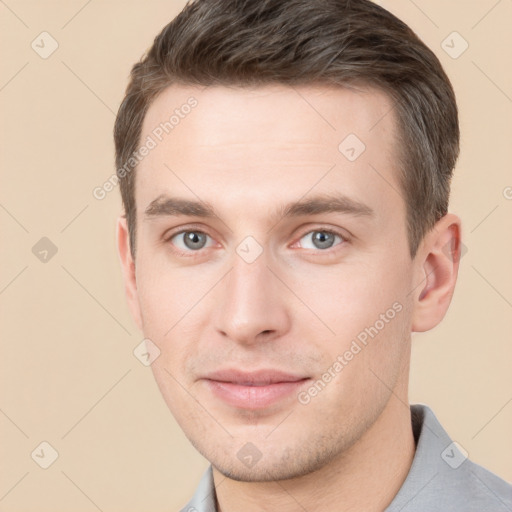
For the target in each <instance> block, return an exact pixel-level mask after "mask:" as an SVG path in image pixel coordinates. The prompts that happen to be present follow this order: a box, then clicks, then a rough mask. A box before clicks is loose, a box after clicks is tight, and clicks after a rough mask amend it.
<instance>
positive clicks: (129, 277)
mask: <svg viewBox="0 0 512 512" xmlns="http://www.w3.org/2000/svg"><path fill="white" fill-rule="evenodd" d="M116 238H117V250H118V253H119V260H120V262H121V267H122V271H123V278H124V289H125V293H126V299H127V301H128V307H129V309H130V313H131V315H132V318H133V320H134V322H135V323H136V324H137V327H138V328H139V330H141V331H142V316H141V313H140V305H139V297H138V294H137V281H136V274H135V262H134V261H133V258H132V253H131V251H130V235H129V231H128V226H127V223H126V217H125V216H124V215H120V216H119V218H118V219H117V228H116Z"/></svg>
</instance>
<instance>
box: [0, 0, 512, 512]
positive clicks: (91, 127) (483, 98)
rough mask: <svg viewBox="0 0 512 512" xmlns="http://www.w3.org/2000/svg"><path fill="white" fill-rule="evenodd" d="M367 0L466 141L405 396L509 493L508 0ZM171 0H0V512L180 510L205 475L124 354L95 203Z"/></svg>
mask: <svg viewBox="0 0 512 512" xmlns="http://www.w3.org/2000/svg"><path fill="white" fill-rule="evenodd" d="M379 3H381V4H382V5H383V6H384V7H386V8H388V9H390V10H391V11H392V12H394V13H395V14H396V15H398V16H399V17H400V18H401V19H403V20H404V21H405V22H406V23H408V24H409V25H410V26H411V27H412V28H413V30H415V31H416V32H417V33H418V35H419V36H420V37H421V38H422V39H423V40H424V41H425V42H426V43H427V44H428V45H429V46H430V47H431V48H432V49H433V50H434V51H435V52H436V54H437V55H438V56H439V58H440V60H441V61H442V63H443V65H444V66H445V69H446V71H447V73H448V75H449V76H450V78H451V80H452V83H453V85H454V87H455V90H456V94H457V97H458V103H459V108H460V121H461V129H462V153H461V157H460V160H459V163H458V166H457V169H456V175H455V179H454V182H453V192H452V203H451V211H453V212H455V213H457V214H459V215H460V216H461V218H462V220H463V236H464V243H465V245H466V246H467V253H466V254H465V255H464V257H463V258H462V261H461V268H460V275H459V281H458V284H457V288H456V291H455V295H454V298H453V302H452V306H451V308H450V310H449V312H448V314H447V316H446V318H445V320H444V322H443V323H442V324H441V325H440V326H438V327H437V328H435V329H434V330H433V331H431V332H429V333H425V334H415V335H414V336H413V340H414V343H413V360H412V370H411V392H410V399H411V401H412V402H423V403H427V404H429V405H430V406H431V407H432V408H433V410H434V411H435V413H436V414H437V416H438V418H439V419H440V421H441V422H442V423H443V425H444V426H445V428H446V429H447V430H448V432H449V433H450V434H451V436H452V437H453V438H454V439H455V440H456V441H458V442H459V443H460V444H461V445H462V446H463V447H464V448H465V449H466V450H467V451H468V452H469V455H470V457H471V458H472V459H473V460H474V461H475V462H478V463H480V464H483V465H484V466H486V467H488V468H489V469H490V470H492V471H494V472H496V473H497V474H499V475H501V476H502V477H504V478H505V479H507V480H509V481H510V480H512V466H511V464H510V459H511V457H510V454H511V451H512V450H511V448H512V441H511V436H510V432H511V431H512V403H511V402H512V386H511V380H512V379H511V371H510V361H511V359H512V358H511V356H512V349H511V343H510V341H511V330H512V314H511V313H512V272H511V263H512V237H511V233H512V199H511V198H512V188H510V187H512V173H511V161H512V158H511V157H512V138H511V136H512V129H511V125H512V123H511V120H512V83H511V82H512V80H511V78H512V75H511V70H510V62H512V55H511V53H512V52H511V49H512V35H511V30H510V20H511V19H512V1H510V0H501V1H496V0H472V1H468V0H457V1H450V2H445V1H444V0H435V1H433V0H428V1H427V0H414V1H412V0H388V1H386V0H382V1H381V2H379ZM183 5H184V2H183V1H181V0H179V1H178V0H175V1H153V2H143V1H141V0H130V1H121V0H117V1H99V0H92V1H89V2H86V1H84V0H77V1H63V0H53V1H51V2H50V1H47V2H35V1H21V0H6V1H5V2H4V1H2V2H1V3H0V13H1V20H2V21H1V29H0V38H1V43H2V47H3V48H4V52H3V57H2V66H1V70H0V88H1V89H0V105H1V112H2V122H1V129H2V132H1V136H2V139H3V151H2V153H1V164H2V187H1V190H0V221H1V226H2V243H1V262H0V265H1V266H0V268H1V275H0V307H1V318H0V320H1V326H2V338H1V339H2V357H1V363H0V365H1V368H0V375H1V377H0V378H1V381H0V383H1V395H0V409H1V414H0V439H1V440H2V441H1V443H0V446H1V452H0V460H1V461H2V464H1V478H0V510H1V511H5V512H7V511H9V512H11V511H12V512H14V511H16V512H21V511H24V512H47V511H48V512H49V511H52V512H53V511H55V510H72V511H73V512H81V511H84V512H89V511H91V512H93V511H94V510H101V511H104V512H118V511H119V512H121V511H123V512H132V511H133V512H135V511H148V510H151V511H152V512H158V511H164V510H165V511H171V510H178V509H179V507H180V506H183V505H184V504H185V503H186V502H187V501H188V499H189V498H190V496H191V494H192V493H193V490H194V489H195V487H196V485H197V482H198V480H199V477H200V475H201V474H202V471H203V469H204V468H206V466H207V462H206V461H205V460H204V459H203V458H202V457H201V456H199V455H198V454H197V453H196V451H195V450H194V449H193V448H192V446H191V445H190V444H189V443H188V441H187V440H186V438H185V437H184V435H183V434H182V432H181V430H180V429H179V428H178V426H177V425H176V423H175V421H174V420H173V418H172V416H171V414H170V413H169V412H168V410H167V408H166V406H165V404H164V401H163V399H162V398H161V396H160V393H159V391H158V388H157V387H156V384H155V383H154V381H153V377H152V374H151V371H150V368H148V367H145V366H143V365H142V364H141V363H140V362H139V361H138V360H137V359H136V358H135V357H134V355H133V350H134V348H135V347H136V346H137V345H138V344H139V343H140V341H141V340H142V338H143V336H142V334H141V333H140V332H138V331H137V329H136V327H135V325H134V324H133V322H132V321H131V318H130V316H129V313H128V309H127V306H126V301H125V297H124V291H123V285H122V280H121V272H120V267H119V264H118V259H117V258H118V257H117V253H116V249H115V245H114V228H115V220H116V217H117V215H118V213H119V212H120V207H121V206H120V205H121V203H120V197H119V191H118V189H117V188H116V189H114V190H113V191H112V192H110V193H109V194H108V195H107V197H106V198H105V199H104V200H102V201H99V200H97V199H95V198H94V197H93V195H92V190H93V189H94V188H95V187H96V186H100V185H101V184H102V183H103V182H104V181H105V180H107V179H108V178H109V177H110V176H111V175H112V173H113V172H114V166H113V143H112V127H113V122H114V115H115V112H116V111H117V108H118V105H119V103H120V101H121V99H122V95H123V91H124V88H125V86H126V82H127V76H128V73H129V70H130V67H131V65H132V64H133V63H134V62H135V61H136V60H137V59H138V58H139V57H140V56H141V54H142V53H143V51H144V50H146V49H147V48H148V47H149V46H150V44H151V42H152V40H153V38H154V36H155V35H156V34H157V32H159V31H160V29H161V28H162V27H163V26H164V25H165V24H166V23H167V22H168V21H170V19H171V18H172V17H173V16H174V15H175V14H176V13H177V12H178V11H179V10H180V9H181V7H182V6H183ZM43 31H47V32H49V33H50V34H51V36H52V37H53V38H54V39H55V40H56V41H57V42H58V45H59V47H58V49H57V50H56V51H55V53H53V54H52V55H51V56H50V57H48V58H47V59H43V58H41V57H40V56H39V55H38V53H36V52H35V51H34V50H33V49H32V48H31V43H32V41H33V40H36V43H37V42H38V41H40V38H39V39H38V36H39V34H40V33H41V32H43ZM453 31H457V32H458V33H459V34H460V35H461V36H462V37H463V38H464V39H465V40H466V41H467V42H468V44H469V47H468V49H467V50H466V51H465V52H464V53H462V55H460V57H458V58H457V59H454V58H452V57H450V56H449V55H448V54H447V53H446V52H445V51H444V49H443V48H442V46H441V44H442V41H443V40H445V38H446V37H447V36H448V35H449V34H451V33H452V32H453ZM451 40H453V36H452V39H448V44H450V45H452V46H454V50H451V51H455V50H459V49H460V48H461V46H460V45H461V43H462V41H461V40H459V39H455V40H454V43H453V44H452V43H451ZM39 44H40V46H41V43H39ZM45 48H47V49H48V48H49V40H46V43H45ZM507 187H509V188H507ZM507 197H508V199H507ZM42 237H48V238H49V239H50V240H51V241H52V242H53V244H55V246H56V247H57V248H58V252H57V253H56V254H55V255H54V256H53V257H50V256H51V253H49V255H48V256H47V258H48V261H47V262H46V263H44V262H42V261H40V260H39V259H38V258H37V257H36V256H35V255H34V254H33V252H32V248H33V246H34V245H35V244H36V243H37V242H38V241H39V240H40V239H41V238H42ZM42 441H46V442H48V443H49V444H50V445H51V446H53V447H54V448H55V450H57V452H58V454H59V456H58V458H57V460H56V461H55V462H54V463H53V464H52V465H51V466H50V467H49V468H48V469H42V468H41V467H39V465H38V464H36V462H35V460H38V459H37V456H36V455H34V458H32V457H31V453H32V452H33V451H34V450H36V448H38V446H39V444H40V443H41V442H42ZM37 453H41V448H38V449H37V450H36V454H37ZM48 454H49V451H48V450H46V453H45V457H48ZM43 458H44V457H41V456H40V457H39V460H42V459H43Z"/></svg>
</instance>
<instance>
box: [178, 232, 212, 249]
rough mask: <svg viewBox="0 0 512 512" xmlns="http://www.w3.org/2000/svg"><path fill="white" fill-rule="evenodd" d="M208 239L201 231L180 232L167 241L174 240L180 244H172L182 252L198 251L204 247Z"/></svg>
mask: <svg viewBox="0 0 512 512" xmlns="http://www.w3.org/2000/svg"><path fill="white" fill-rule="evenodd" d="M208 238H210V237H209V236H208V235H207V234H206V233H203V232H202V231H181V232H180V233H176V234H175V235H173V236H172V237H171V238H170V239H169V241H171V240H174V239H176V241H178V242H180V243H176V241H174V242H173V244H174V245H176V246H177V247H178V249H180V250H182V251H185V252H187V251H198V250H201V249H203V248H204V247H205V246H206V243H207V239H208Z"/></svg>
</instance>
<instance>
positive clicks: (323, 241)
mask: <svg viewBox="0 0 512 512" xmlns="http://www.w3.org/2000/svg"><path fill="white" fill-rule="evenodd" d="M332 237H333V235H332V233H325V232H324V231H317V232H316V233H315V236H314V239H315V242H318V245H319V246H320V248H322V249H325V248H326V247H330V245H331V243H332V240H331V238H332Z"/></svg>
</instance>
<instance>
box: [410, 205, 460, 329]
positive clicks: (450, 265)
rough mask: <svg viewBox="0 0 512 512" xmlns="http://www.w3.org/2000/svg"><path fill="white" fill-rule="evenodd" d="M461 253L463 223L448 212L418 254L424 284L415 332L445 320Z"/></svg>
mask: <svg viewBox="0 0 512 512" xmlns="http://www.w3.org/2000/svg"><path fill="white" fill-rule="evenodd" d="M460 251H461V221H460V219H459V217H457V216H456V215H454V214H452V213H448V214H446V215H445V216H444V217H442V218H441V219H440V220H439V221H438V222H437V223H436V225H435V226H434V227H433V228H432V230H431V231H430V232H429V233H428V234H427V235H426V236H425V239H424V241H423V243H422V246H421V250H419V251H418V267H417V268H418V281H419V282H420V284H419V285H418V286H417V290H418V291H417V292H416V294H417V297H416V298H415V299H414V312H413V319H412V331H413V332H424V331H428V330H430V329H432V328H433V327H435V326H436V325H438V324H439V323H440V322H441V320H442V319H443V318H444V316H445V314H446V312H447V310H448V307H449V305H450V302H451V299H452V296H453V292H454V290H455V283H456V281H457V275H458V270H459V261H460Z"/></svg>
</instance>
